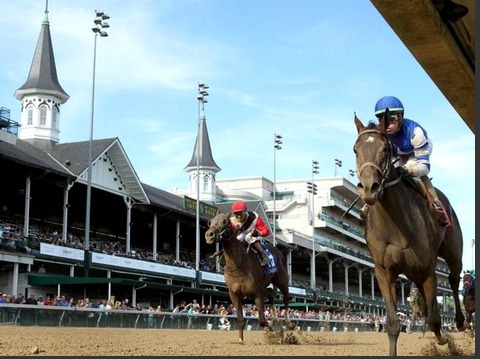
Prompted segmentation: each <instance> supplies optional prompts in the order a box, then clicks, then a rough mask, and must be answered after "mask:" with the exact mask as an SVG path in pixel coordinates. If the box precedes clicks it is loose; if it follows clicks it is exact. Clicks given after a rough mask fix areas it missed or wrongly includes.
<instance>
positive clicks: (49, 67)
mask: <svg viewBox="0 0 480 359" xmlns="http://www.w3.org/2000/svg"><path fill="white" fill-rule="evenodd" d="M36 93H39V94H46V95H52V96H56V97H58V98H59V99H60V101H61V103H65V102H66V101H67V100H68V99H69V98H70V96H69V95H68V94H67V93H66V92H65V91H64V90H63V88H62V86H60V83H59V82H58V77H57V69H56V66H55V56H54V55H53V46H52V38H51V36H50V25H49V21H48V9H45V18H44V20H43V21H42V28H41V30H40V35H39V37H38V42H37V47H36V49H35V53H34V55H33V60H32V65H31V66H30V73H29V74H28V78H27V81H26V82H25V84H24V85H23V86H22V87H20V88H19V89H18V90H17V91H15V98H16V99H18V100H21V99H22V98H23V97H24V96H25V95H31V94H36Z"/></svg>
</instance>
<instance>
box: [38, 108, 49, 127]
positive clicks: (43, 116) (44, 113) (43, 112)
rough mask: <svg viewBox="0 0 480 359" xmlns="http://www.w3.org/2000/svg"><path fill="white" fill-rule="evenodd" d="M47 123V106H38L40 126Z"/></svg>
mask: <svg viewBox="0 0 480 359" xmlns="http://www.w3.org/2000/svg"><path fill="white" fill-rule="evenodd" d="M46 124H47V106H45V105H41V106H40V123H39V125H40V126H45V125H46Z"/></svg>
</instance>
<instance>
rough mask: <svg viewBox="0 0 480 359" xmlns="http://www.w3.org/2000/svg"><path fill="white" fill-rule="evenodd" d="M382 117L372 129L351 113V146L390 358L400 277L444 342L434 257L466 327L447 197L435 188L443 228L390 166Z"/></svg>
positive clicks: (455, 229) (457, 234)
mask: <svg viewBox="0 0 480 359" xmlns="http://www.w3.org/2000/svg"><path fill="white" fill-rule="evenodd" d="M388 116H389V115H388V110H387V113H386V114H385V116H384V117H383V118H382V119H381V120H380V123H379V124H378V125H376V124H375V123H374V122H370V123H369V124H368V126H364V125H363V124H362V122H361V121H360V120H359V119H358V117H357V116H356V115H355V120H354V121H355V125H356V127H357V132H358V138H357V140H356V142H355V145H354V148H353V149H354V152H355V156H356V167H357V177H358V179H359V183H358V185H357V189H358V191H359V194H360V197H361V198H362V199H363V201H364V202H365V203H366V204H368V205H369V210H368V214H367V216H366V218H365V238H366V241H367V246H368V249H369V251H370V253H371V256H372V260H373V262H374V265H375V277H376V279H377V282H378V285H379V287H380V291H381V292H382V296H383V298H384V300H385V306H386V314H387V321H386V330H387V334H388V338H389V355H392V356H393V355H397V341H398V336H399V334H400V321H399V318H398V317H397V315H396V313H397V309H396V308H397V293H396V285H397V279H398V277H399V275H400V274H404V275H405V276H406V277H407V278H408V279H409V280H410V281H412V282H414V283H415V285H416V287H418V289H419V291H420V294H422V295H423V297H424V298H425V301H426V303H427V324H428V327H429V329H430V330H431V331H432V332H433V333H435V338H436V341H437V343H438V344H440V345H444V344H446V343H447V342H448V339H447V337H446V336H445V334H444V333H443V332H442V329H441V325H442V323H441V318H440V312H439V307H438V302H437V277H436V275H435V266H436V263H437V257H438V256H440V257H442V258H443V259H444V260H445V262H446V263H447V265H448V268H449V271H450V273H449V276H448V281H449V284H450V287H451V289H452V295H453V299H454V302H455V322H456V327H457V329H458V330H460V331H464V330H465V329H466V323H465V317H464V315H463V313H462V310H461V306H460V299H459V293H458V288H459V283H460V273H461V271H462V253H463V238H462V231H461V229H460V224H459V221H458V218H457V215H456V213H455V211H454V210H453V208H452V206H451V205H450V202H449V201H448V199H447V198H446V196H445V195H444V194H443V193H442V192H441V191H439V190H438V189H437V192H438V195H439V198H440V200H441V201H442V203H443V204H444V206H445V208H446V209H447V212H448V215H449V217H450V220H451V223H452V225H451V226H449V227H445V226H442V225H441V224H439V223H438V221H437V220H436V219H435V218H434V216H433V214H432V213H431V211H430V209H429V204H428V202H427V200H426V198H425V196H424V195H423V194H422V193H421V192H420V191H417V189H416V188H414V187H413V186H412V185H410V183H408V182H407V181H405V180H402V179H403V178H404V177H405V176H406V175H405V174H402V173H401V172H400V171H397V168H395V160H394V148H393V144H392V143H391V142H390V141H389V139H388V137H387V134H386V126H387V124H386V121H385V118H388Z"/></svg>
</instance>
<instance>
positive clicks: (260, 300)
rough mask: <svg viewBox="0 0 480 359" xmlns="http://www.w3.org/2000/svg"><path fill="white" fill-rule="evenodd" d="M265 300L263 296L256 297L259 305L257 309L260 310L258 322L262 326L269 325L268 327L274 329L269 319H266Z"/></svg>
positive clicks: (256, 302)
mask: <svg viewBox="0 0 480 359" xmlns="http://www.w3.org/2000/svg"><path fill="white" fill-rule="evenodd" d="M263 300H264V298H263V296H256V297H255V306H256V307H257V310H258V324H260V326H261V327H262V328H264V327H267V326H268V328H269V329H270V330H272V328H270V325H269V324H268V322H267V320H266V319H265V308H264V307H263Z"/></svg>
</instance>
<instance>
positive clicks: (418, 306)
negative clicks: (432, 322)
mask: <svg viewBox="0 0 480 359" xmlns="http://www.w3.org/2000/svg"><path fill="white" fill-rule="evenodd" d="M409 302H410V307H411V308H412V330H413V331H415V326H416V322H417V319H418V317H421V318H423V327H422V333H423V335H424V336H425V331H426V329H427V321H426V319H427V303H426V302H425V298H424V297H423V296H422V295H421V294H420V292H419V290H418V288H417V287H412V288H411V289H410V300H409Z"/></svg>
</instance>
